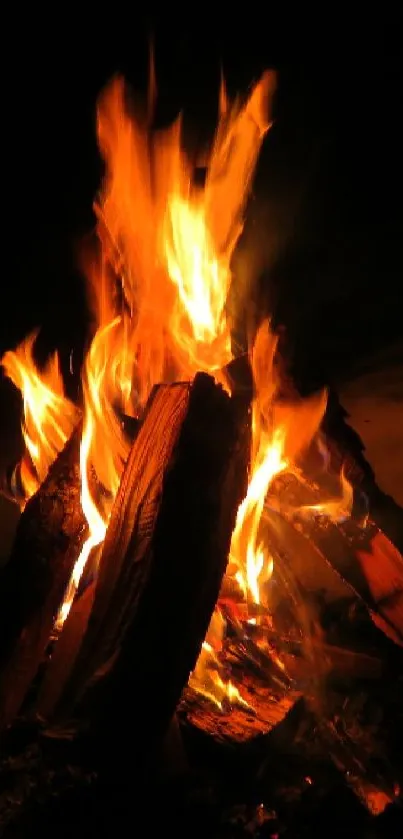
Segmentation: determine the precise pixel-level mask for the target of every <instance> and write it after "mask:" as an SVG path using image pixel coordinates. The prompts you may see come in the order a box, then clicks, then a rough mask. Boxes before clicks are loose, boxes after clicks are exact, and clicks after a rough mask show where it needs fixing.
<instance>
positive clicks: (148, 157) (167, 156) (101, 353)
mask: <svg viewBox="0 0 403 839" xmlns="http://www.w3.org/2000/svg"><path fill="white" fill-rule="evenodd" d="M274 86H275V76H274V74H271V73H265V74H263V76H262V78H261V79H260V80H259V82H258V83H257V84H256V86H255V87H254V88H253V90H252V92H251V94H250V96H249V99H248V100H247V101H246V102H245V103H241V102H240V101H236V102H235V103H233V104H232V105H230V104H229V102H228V99H227V95H226V91H225V88H224V85H222V89H221V95H220V112H219V121H218V127H217V131H216V135H215V138H214V142H213V144H212V148H211V151H210V154H209V155H208V165H207V169H206V179H205V185H204V187H203V188H200V187H197V186H196V185H195V182H194V181H195V178H194V171H193V167H192V165H191V162H190V160H189V158H188V157H187V155H186V154H185V152H184V150H183V148H182V145H181V119H180V118H178V119H177V120H176V121H175V123H174V124H173V125H172V126H170V127H169V128H168V129H166V130H163V131H154V130H152V127H151V124H150V120H151V115H152V110H153V108H152V105H153V100H154V97H155V80H154V77H153V75H152V76H151V83H150V97H149V102H148V107H147V108H146V109H143V112H142V111H141V109H138V110H137V113H136V115H133V113H131V112H130V111H129V108H128V105H127V101H126V90H125V86H124V84H123V81H122V80H121V79H115V80H114V81H113V82H112V84H111V85H109V87H108V88H107V89H106V91H105V93H104V94H103V96H102V98H101V100H100V102H99V108H98V122H97V125H98V141H99V146H100V149H101V152H102V154H103V157H104V160H105V166H106V173H105V179H104V184H103V189H102V192H101V195H100V197H99V200H98V202H97V204H96V207H95V211H96V214H97V219H98V224H97V234H98V243H99V246H100V254H99V258H97V259H93V260H92V262H91V265H90V266H89V268H88V270H87V275H88V282H89V288H90V290H91V296H92V307H93V310H94V314H95V320H96V324H95V326H96V330H95V334H94V337H93V340H92V342H91V345H90V348H89V351H88V353H87V356H86V360H85V365H84V372H83V397H84V417H83V435H82V440H81V447H80V469H81V481H82V487H81V504H82V509H83V512H84V514H85V517H86V519H87V522H88V528H89V536H88V538H87V541H86V542H85V544H84V546H83V548H82V551H81V554H80V556H79V557H78V558H77V561H76V564H75V567H74V571H73V574H72V578H71V580H70V584H69V586H68V590H67V592H66V595H65V598H64V602H63V604H62V606H61V608H60V611H59V615H58V618H57V627H58V628H59V629H61V628H62V626H63V623H64V621H65V620H66V618H67V615H68V613H69V611H70V608H71V605H72V603H73V600H74V596H75V593H76V591H77V588H78V585H79V583H80V579H81V577H82V575H83V574H84V573H85V569H86V565H87V562H88V559H89V557H90V555H91V554H93V552H94V551H96V550H97V548H98V547H99V546H100V545H101V544H102V542H103V540H104V537H105V533H106V529H107V526H108V521H109V517H110V512H111V508H112V504H113V501H114V498H115V496H116V493H117V490H118V487H119V483H120V480H121V475H122V471H123V468H124V464H125V462H126V459H127V455H128V450H129V445H130V444H129V441H128V440H127V439H126V437H125V434H124V430H123V426H122V423H121V420H120V417H121V414H122V412H124V413H127V414H130V415H132V416H139V415H141V412H142V410H143V408H144V406H145V404H146V401H147V398H148V396H149V394H150V391H151V389H152V387H153V386H154V385H155V384H156V383H159V382H171V381H174V380H177V379H180V378H186V379H191V378H192V377H193V376H194V375H195V374H196V373H197V372H198V371H206V372H210V373H212V374H213V375H215V376H216V378H218V379H220V378H221V376H222V374H221V372H220V371H221V369H222V368H223V367H224V366H225V365H226V364H227V363H228V362H229V361H230V360H231V358H232V349H231V324H230V322H229V318H228V312H227V298H228V293H229V289H230V284H231V279H232V276H231V259H232V255H233V252H234V249H235V246H236V243H237V241H238V238H239V236H240V233H241V231H242V226H243V216H244V210H245V202H246V200H247V197H248V195H249V191H250V187H251V182H252V177H253V173H254V169H255V165H256V161H257V158H258V154H259V150H260V147H261V144H262V142H263V139H264V136H265V134H266V132H267V130H268V128H269V127H270V121H269V112H270V103H271V97H272V94H273V91H274ZM33 340H34V338H32V337H31V338H29V339H27V341H26V342H25V343H24V344H23V345H22V346H21V347H20V348H19V349H18V350H17V351H16V353H7V354H6V356H5V357H4V359H3V362H2V363H3V366H4V367H5V370H6V372H7V374H8V375H9V376H10V378H11V379H12V380H13V381H14V383H15V384H16V385H17V387H19V388H20V389H21V390H22V392H23V397H24V415H25V419H24V439H25V443H26V453H25V454H24V458H23V461H22V466H21V475H22V478H23V484H24V491H25V493H26V496H27V497H28V496H29V495H30V494H32V492H34V491H35V490H36V489H37V488H38V486H39V484H40V483H41V481H42V480H43V478H44V476H45V474H46V472H47V470H48V469H49V466H50V465H51V463H52V462H53V460H54V458H55V457H56V455H57V453H58V452H59V451H60V449H61V448H62V446H63V445H64V443H65V441H66V440H67V438H68V436H69V434H70V432H71V430H72V427H73V425H74V422H75V418H76V413H75V409H74V408H73V406H72V405H71V403H70V402H69V401H68V400H67V399H66V398H65V397H64V394H63V385H62V380H61V376H60V371H59V367H58V361H57V357H56V356H55V357H54V358H52V359H51V360H50V361H49V362H48V365H47V366H46V367H45V369H44V370H43V371H42V373H41V374H40V373H39V372H38V371H37V369H36V367H35V364H34V361H33V357H32V347H33ZM276 351H277V339H276V338H275V336H274V335H273V333H272V332H271V330H270V326H269V323H268V322H265V323H263V324H262V325H261V327H260V328H259V329H258V331H257V334H256V336H255V340H254V343H253V346H252V347H251V352H250V357H251V366H252V371H253V378H254V386H255V395H254V400H253V405H252V449H251V459H250V476H249V485H248V490H247V493H246V496H245V498H244V500H243V502H242V503H241V504H240V506H239V509H238V514H237V518H236V524H235V528H234V532H233V536H232V540H231V548H230V556H229V564H228V569H227V579H228V580H231V582H234V583H235V587H236V588H237V591H238V593H239V596H240V599H241V600H243V607H244V614H245V615H246V617H245V619H246V620H247V621H249V623H254V622H257V621H259V620H260V618H256V617H255V615H256V607H257V606H262V607H263V608H264V609H269V606H270V587H269V583H270V578H271V575H272V571H273V558H272V556H271V553H270V546H269V545H267V543H266V541H267V540H265V539H264V535H263V533H262V527H261V520H262V515H263V509H264V505H265V501H266V498H267V495H268V492H269V489H270V487H271V486H272V484H273V481H274V479H275V478H276V476H278V475H279V474H280V473H283V472H287V471H295V470H296V463H297V460H298V458H299V456H300V454H301V453H302V452H303V451H304V450H305V449H306V448H307V447H308V446H309V444H310V442H311V440H312V439H313V438H314V436H315V434H316V432H317V430H318V428H319V426H320V423H321V420H322V416H323V413H324V410H325V406H326V394H325V393H322V394H320V395H319V396H317V395H315V396H314V397H311V398H309V399H306V400H299V401H298V402H294V403H290V402H284V400H282V398H281V393H280V384H281V382H280V376H279V372H278V367H277V360H276ZM31 465H32V470H33V476H31V471H32V470H31ZM342 481H344V476H342ZM346 486H347V485H346ZM346 493H347V489H346V487H345V489H344V496H346ZM344 496H343V499H344ZM329 503H330V502H329ZM343 504H344V500H343ZM320 506H321V508H322V507H324V505H320ZM344 506H345V505H344ZM326 509H327V510H328V511H329V510H330V514H333V513H334V510H333V508H331V506H330V507H329V504H328V505H327V508H326ZM313 512H314V510H313V508H312V510H311V514H312V513H313ZM267 614H268V617H267V618H266V620H269V613H268V612H267ZM225 632H226V623H225V619H224V616H223V611H222V610H221V608H220V603H219V604H218V606H217V608H216V610H215V612H214V615H213V617H212V620H211V623H210V627H209V631H208V633H207V637H206V639H205V642H204V645H203V648H202V651H201V654H200V657H199V660H198V662H197V665H196V668H195V670H194V672H193V673H192V675H191V677H190V685H191V686H192V687H193V688H194V689H195V690H197V691H199V692H201V693H203V694H204V695H205V696H206V697H207V698H208V699H209V700H210V701H213V702H215V703H216V705H217V706H218V707H219V708H221V709H223V708H224V705H225V703H228V702H232V703H238V704H244V705H245V704H247V703H246V700H245V699H244V697H243V696H242V686H241V685H240V686H239V689H238V686H237V685H236V684H235V683H234V681H233V680H232V681H231V680H228V679H227V678H226V676H224V673H223V671H222V666H221V665H222V660H221V653H222V649H223V644H224V640H225Z"/></svg>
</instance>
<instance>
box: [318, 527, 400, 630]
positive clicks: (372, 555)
mask: <svg viewBox="0 0 403 839" xmlns="http://www.w3.org/2000/svg"><path fill="white" fill-rule="evenodd" d="M303 526H304V531H305V532H306V534H307V535H308V537H309V538H310V539H312V540H313V541H314V542H315V543H316V545H317V546H318V547H319V548H320V550H321V552H322V554H323V556H324V557H325V558H326V562H327V563H328V564H329V565H330V566H331V567H332V568H333V569H334V571H335V572H336V573H337V574H338V575H339V576H340V578H341V579H342V580H343V581H345V583H347V585H348V586H349V587H350V588H351V590H352V591H353V592H354V593H355V594H356V595H357V596H358V597H359V598H360V599H361V600H362V601H363V603H365V605H366V607H367V609H368V610H369V613H370V615H371V617H372V619H373V621H374V623H375V624H376V625H377V626H378V627H379V628H380V629H381V630H382V631H383V632H384V633H385V634H386V635H388V637H389V638H391V639H392V640H393V641H394V642H395V643H396V644H399V645H400V646H403V559H402V556H401V554H400V553H399V551H398V550H397V549H396V548H395V547H394V546H393V545H392V544H391V542H389V540H388V539H387V537H386V536H385V535H384V534H383V533H382V532H381V531H380V530H379V529H378V528H377V527H376V525H375V524H373V523H370V524H369V525H367V527H366V528H365V529H363V530H359V529H357V527H356V526H354V523H353V525H352V524H349V523H348V522H347V523H344V524H339V525H336V524H334V523H331V522H318V521H316V522H315V521H314V522H304V525H303Z"/></svg>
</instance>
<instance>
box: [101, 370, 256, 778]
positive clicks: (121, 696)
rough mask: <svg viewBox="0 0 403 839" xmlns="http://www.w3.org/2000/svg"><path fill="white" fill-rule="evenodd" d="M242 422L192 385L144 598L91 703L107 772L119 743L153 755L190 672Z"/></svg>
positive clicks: (239, 483)
mask: <svg viewBox="0 0 403 839" xmlns="http://www.w3.org/2000/svg"><path fill="white" fill-rule="evenodd" d="M247 413H248V409H247V407H246V405H245V403H244V402H239V401H237V400H233V399H230V398H229V397H228V396H227V395H226V394H225V393H224V391H223V390H222V389H221V388H220V387H219V386H217V385H216V384H215V383H214V382H213V380H212V379H211V378H210V377H209V376H207V375H204V374H200V375H198V376H197V377H196V379H195V381H194V384H193V385H192V387H191V390H190V395H189V402H188V409H187V414H186V417H185V419H184V421H183V424H182V427H181V430H180V434H179V438H178V440H177V443H176V446H175V448H174V451H173V454H172V456H171V459H170V462H169V465H168V468H167V469H166V471H165V477H164V481H163V489H162V497H161V503H160V506H159V509H158V511H157V515H156V519H155V525H154V533H153V538H152V541H151V544H150V546H149V549H148V553H149V554H150V556H151V561H149V558H147V559H146V558H145V557H143V558H142V560H141V561H142V562H146V563H147V576H146V578H145V579H143V581H142V591H141V596H139V598H138V601H137V607H136V609H135V610H134V614H133V616H132V620H131V624H130V626H129V628H128V630H127V632H126V635H125V637H124V639H123V642H122V646H121V649H120V654H119V656H118V658H117V661H116V663H115V666H114V667H113V668H112V670H111V673H110V674H109V676H108V677H107V679H105V686H104V694H103V697H102V701H101V702H97V703H95V705H96V707H95V708H94V710H95V713H96V714H97V722H96V727H95V730H96V732H97V734H98V736H99V739H100V740H101V741H102V744H103V754H104V756H105V762H106V763H107V764H109V766H111V765H115V766H116V762H115V761H114V760H113V758H112V757H111V754H112V755H113V754H114V753H115V752H116V751H117V750H120V748H121V744H122V743H123V742H124V743H126V744H128V743H131V747H127V746H126V747H127V754H128V756H130V755H131V754H132V753H133V752H135V754H136V756H137V757H138V759H139V760H145V757H146V754H147V756H151V755H152V754H154V753H155V750H156V749H157V748H158V747H159V746H160V744H161V742H162V739H163V736H164V734H165V732H166V730H167V728H168V726H169V722H170V719H171V717H172V714H173V713H174V711H175V708H176V706H177V704H178V702H179V699H180V696H181V693H182V690H183V688H184V687H185V685H186V683H187V680H188V677H189V674H190V672H191V671H192V670H193V668H194V666H195V664H196V660H197V656H198V654H199V651H200V648H201V644H202V642H203V640H204V637H205V635H206V632H207V628H208V625H209V621H210V618H211V614H212V612H213V610H214V607H215V604H216V601H217V598H218V594H219V590H220V585H221V581H222V577H223V574H224V572H225V568H226V564H227V557H228V551H229V546H230V540H231V534H232V530H233V527H234V524H235V517H236V512H237V508H238V505H239V503H240V501H241V500H242V497H243V495H244V492H245V489H246V477H247V463H248V455H249V445H248V441H249V432H248V423H247ZM132 550H133V546H132ZM134 552H135V548H134Z"/></svg>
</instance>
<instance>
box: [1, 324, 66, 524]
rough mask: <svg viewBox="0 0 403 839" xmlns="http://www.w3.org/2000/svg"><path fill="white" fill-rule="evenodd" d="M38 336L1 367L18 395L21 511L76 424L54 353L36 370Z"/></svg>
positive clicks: (8, 354)
mask: <svg viewBox="0 0 403 839" xmlns="http://www.w3.org/2000/svg"><path fill="white" fill-rule="evenodd" d="M36 337H37V333H36V332H34V333H33V334H32V335H29V336H28V338H26V339H25V340H24V341H23V342H22V343H21V344H20V345H19V347H17V349H16V350H14V351H11V350H9V351H8V352H6V353H5V355H4V356H3V358H2V360H1V365H2V367H3V369H4V371H5V374H6V376H8V378H9V379H11V381H12V382H13V384H14V385H15V386H16V387H17V388H18V389H19V390H20V391H21V393H22V397H23V411H24V419H23V424H22V433H23V438H24V443H25V452H24V454H23V457H22V459H21V462H20V464H19V478H20V483H21V486H22V489H23V493H24V495H23V498H22V499H18V500H19V502H20V506H21V507H22V508H23V507H24V506H25V503H26V501H27V500H28V499H29V498H30V497H31V495H33V494H34V493H35V492H36V491H37V489H38V488H39V486H40V485H41V483H42V481H43V480H44V479H45V477H46V475H47V473H48V470H49V467H50V466H51V465H52V463H53V461H54V460H55V458H56V455H57V454H58V453H59V452H60V451H61V449H62V448H63V446H64V445H65V443H66V442H67V440H68V439H69V437H70V435H71V432H72V430H73V428H74V426H75V424H76V421H77V411H76V408H75V407H74V405H73V404H72V403H71V402H70V400H69V399H67V398H66V396H65V395H64V386H63V380H62V376H61V373H60V368H59V359H58V356H57V353H55V354H54V355H52V356H51V358H49V359H48V361H47V363H46V365H45V366H44V368H43V370H39V369H38V368H37V366H36V363H35V360H34V357H33V349H34V344H35V340H36Z"/></svg>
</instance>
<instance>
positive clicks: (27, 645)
mask: <svg viewBox="0 0 403 839" xmlns="http://www.w3.org/2000/svg"><path fill="white" fill-rule="evenodd" d="M80 437H81V426H79V427H77V428H76V430H75V432H74V433H73V435H72V437H71V438H70V440H69V442H68V443H67V445H66V446H65V448H64V449H63V451H62V452H61V454H60V455H59V456H58V458H57V460H56V461H55V463H54V464H53V466H52V467H51V469H50V471H49V473H48V475H47V477H46V479H45V481H44V483H43V484H42V486H41V487H40V489H39V490H38V492H37V493H36V494H35V495H33V496H32V498H31V499H30V500H29V501H28V503H27V505H26V507H25V509H24V512H23V514H22V516H21V519H20V521H19V524H18V528H17V533H16V538H15V542H14V546H13V550H12V553H11V557H10V559H9V561H8V563H7V565H6V567H5V569H4V570H3V572H2V575H1V580H0V639H1V641H0V732H2V731H4V729H5V728H6V727H7V725H8V724H9V723H10V722H11V721H12V719H13V718H14V716H15V715H16V714H17V713H18V711H19V709H20V707H21V705H22V703H23V701H24V697H25V695H26V693H27V690H28V688H29V686H30V684H31V682H32V679H33V678H34V677H35V675H36V672H37V670H38V667H39V665H40V662H41V659H42V658H43V655H44V652H45V649H46V646H47V644H48V642H49V638H50V635H51V632H52V628H53V626H54V622H55V619H56V616H57V612H58V609H59V607H60V605H61V602H62V599H63V595H64V593H65V590H66V588H67V585H68V582H69V579H70V576H71V572H72V569H73V566H74V563H75V561H76V559H77V556H78V554H79V552H80V549H81V546H82V544H83V541H84V538H85V533H86V528H85V519H84V516H83V513H82V510H81V504H80V488H81V481H80V470H79V444H80Z"/></svg>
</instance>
